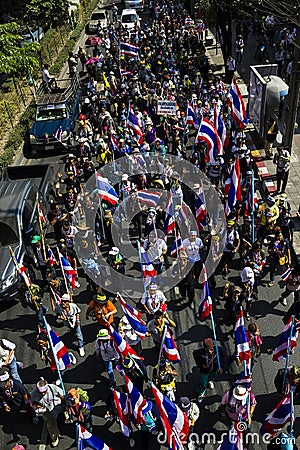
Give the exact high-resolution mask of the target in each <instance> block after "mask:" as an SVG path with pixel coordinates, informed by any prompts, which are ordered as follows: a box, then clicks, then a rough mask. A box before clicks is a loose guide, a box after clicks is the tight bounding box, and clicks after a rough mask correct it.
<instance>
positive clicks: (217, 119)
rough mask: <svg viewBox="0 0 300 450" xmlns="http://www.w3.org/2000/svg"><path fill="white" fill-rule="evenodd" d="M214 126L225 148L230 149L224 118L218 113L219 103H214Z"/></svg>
mask: <svg viewBox="0 0 300 450" xmlns="http://www.w3.org/2000/svg"><path fill="white" fill-rule="evenodd" d="M214 126H215V128H216V130H217V132H218V135H219V137H220V139H221V142H222V145H223V147H228V144H229V141H228V133H227V128H226V127H225V124H224V122H223V119H222V117H221V116H220V114H219V113H218V109H217V103H214Z"/></svg>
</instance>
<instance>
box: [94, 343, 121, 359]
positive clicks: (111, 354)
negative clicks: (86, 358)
mask: <svg viewBox="0 0 300 450" xmlns="http://www.w3.org/2000/svg"><path fill="white" fill-rule="evenodd" d="M95 350H96V355H99V353H100V354H101V357H102V359H103V361H112V360H118V359H119V354H118V352H117V350H116V349H115V347H114V344H113V341H112V340H106V341H103V340H101V339H96V342H95Z"/></svg>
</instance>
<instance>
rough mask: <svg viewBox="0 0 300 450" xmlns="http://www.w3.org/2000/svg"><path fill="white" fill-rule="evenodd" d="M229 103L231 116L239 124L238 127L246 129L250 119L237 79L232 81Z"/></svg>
mask: <svg viewBox="0 0 300 450" xmlns="http://www.w3.org/2000/svg"><path fill="white" fill-rule="evenodd" d="M227 103H228V106H229V107H230V108H231V116H232V118H233V119H234V120H235V122H236V123H237V125H238V127H240V128H242V129H243V128H246V126H247V125H248V117H247V113H246V109H245V105H244V100H243V97H242V95H241V93H240V90H239V88H238V85H237V82H236V79H235V78H234V79H233V80H232V83H231V86H230V89H229V93H228V97H227Z"/></svg>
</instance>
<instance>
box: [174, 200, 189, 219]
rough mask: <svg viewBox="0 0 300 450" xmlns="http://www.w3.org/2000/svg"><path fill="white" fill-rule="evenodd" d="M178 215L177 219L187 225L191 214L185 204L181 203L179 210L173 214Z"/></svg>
mask: <svg viewBox="0 0 300 450" xmlns="http://www.w3.org/2000/svg"><path fill="white" fill-rule="evenodd" d="M176 214H178V219H179V220H181V221H182V222H183V223H185V224H187V223H188V221H189V218H190V216H191V214H192V212H191V210H190V207H189V206H188V205H187V204H186V203H185V202H182V203H181V208H180V209H179V210H178V212H176V213H175V216H176Z"/></svg>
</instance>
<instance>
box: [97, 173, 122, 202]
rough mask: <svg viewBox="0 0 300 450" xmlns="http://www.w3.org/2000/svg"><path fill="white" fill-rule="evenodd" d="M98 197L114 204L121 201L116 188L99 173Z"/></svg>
mask: <svg viewBox="0 0 300 450" xmlns="http://www.w3.org/2000/svg"><path fill="white" fill-rule="evenodd" d="M97 188H98V197H99V198H101V199H102V200H105V201H106V202H108V203H111V204H112V205H116V204H117V203H118V201H119V197H118V194H117V193H116V191H115V190H114V188H113V187H112V186H111V185H110V184H109V183H108V182H107V181H105V180H104V179H103V177H102V176H101V175H100V174H99V173H97Z"/></svg>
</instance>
